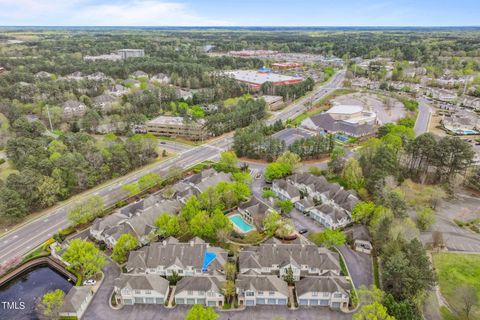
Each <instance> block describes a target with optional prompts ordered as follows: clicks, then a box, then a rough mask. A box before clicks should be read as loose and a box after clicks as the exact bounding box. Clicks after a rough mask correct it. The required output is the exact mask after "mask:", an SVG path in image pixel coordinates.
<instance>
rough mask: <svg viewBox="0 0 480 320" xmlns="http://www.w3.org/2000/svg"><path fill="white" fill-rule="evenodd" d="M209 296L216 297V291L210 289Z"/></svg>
mask: <svg viewBox="0 0 480 320" xmlns="http://www.w3.org/2000/svg"><path fill="white" fill-rule="evenodd" d="M207 296H209V297H215V292H212V291H209V292H207Z"/></svg>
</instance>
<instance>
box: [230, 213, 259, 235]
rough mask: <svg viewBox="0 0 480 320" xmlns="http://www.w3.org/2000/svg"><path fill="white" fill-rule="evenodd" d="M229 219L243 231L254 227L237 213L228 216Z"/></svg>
mask: <svg viewBox="0 0 480 320" xmlns="http://www.w3.org/2000/svg"><path fill="white" fill-rule="evenodd" d="M229 219H230V221H232V223H233V224H234V225H235V226H236V227H237V228H238V229H240V230H241V231H242V232H243V233H247V232H250V231H253V230H255V228H254V227H253V226H252V225H250V224H248V223H247V222H246V221H245V220H243V218H242V216H240V215H239V214H235V215H233V216H230V217H229Z"/></svg>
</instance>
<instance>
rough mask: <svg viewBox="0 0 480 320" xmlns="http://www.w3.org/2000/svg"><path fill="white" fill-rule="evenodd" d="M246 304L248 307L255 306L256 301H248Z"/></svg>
mask: <svg viewBox="0 0 480 320" xmlns="http://www.w3.org/2000/svg"><path fill="white" fill-rule="evenodd" d="M245 303H246V305H247V306H254V305H255V301H253V300H246V301H245Z"/></svg>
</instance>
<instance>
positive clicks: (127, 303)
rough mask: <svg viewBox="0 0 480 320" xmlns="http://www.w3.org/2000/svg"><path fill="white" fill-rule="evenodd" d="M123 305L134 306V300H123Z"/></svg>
mask: <svg viewBox="0 0 480 320" xmlns="http://www.w3.org/2000/svg"><path fill="white" fill-rule="evenodd" d="M123 304H125V305H127V306H128V305H132V304H133V300H132V299H123Z"/></svg>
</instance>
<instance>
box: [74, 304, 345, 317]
mask: <svg viewBox="0 0 480 320" xmlns="http://www.w3.org/2000/svg"><path fill="white" fill-rule="evenodd" d="M106 308H108V310H106V311H102V312H100V313H98V314H93V313H90V314H88V315H86V316H84V318H83V319H95V320H97V319H98V320H114V319H115V320H117V319H118V320H139V319H141V320H183V319H185V315H186V314H187V312H188V310H189V309H190V308H189V307H187V306H176V307H175V308H173V309H167V308H165V307H164V306H159V305H147V304H143V305H135V306H125V307H123V308H122V309H120V310H112V309H110V308H109V307H108V305H106ZM89 311H90V309H89V310H88V311H87V312H89ZM217 313H218V314H219V315H220V319H222V320H252V319H255V320H272V319H275V318H276V319H279V320H280V319H284V320H287V319H288V320H318V319H322V320H348V319H352V315H351V314H344V313H341V312H337V311H332V310H330V309H328V308H321V307H316V308H313V307H311V308H301V309H297V310H289V309H287V308H286V307H280V306H279V307H274V306H257V307H251V308H248V309H245V310H242V311H218V312H217ZM87 316H88V317H87Z"/></svg>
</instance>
